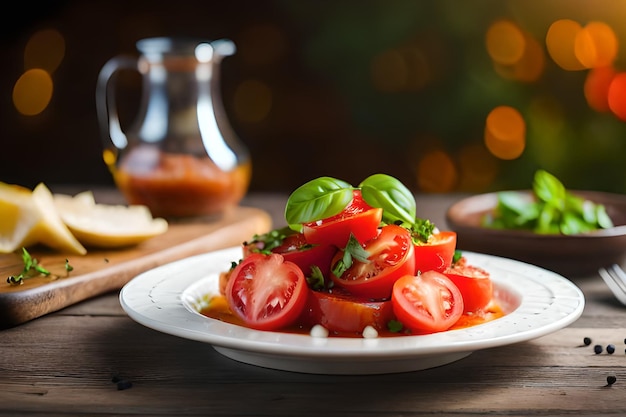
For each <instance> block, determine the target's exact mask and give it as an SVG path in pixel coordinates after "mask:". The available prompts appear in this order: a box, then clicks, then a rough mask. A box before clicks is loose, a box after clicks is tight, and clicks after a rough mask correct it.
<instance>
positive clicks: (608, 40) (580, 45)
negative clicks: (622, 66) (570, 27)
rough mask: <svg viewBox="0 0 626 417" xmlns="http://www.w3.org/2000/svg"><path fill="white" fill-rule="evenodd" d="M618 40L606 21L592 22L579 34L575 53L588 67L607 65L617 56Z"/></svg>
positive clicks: (575, 44) (575, 43)
mask: <svg viewBox="0 0 626 417" xmlns="http://www.w3.org/2000/svg"><path fill="white" fill-rule="evenodd" d="M617 50H618V41H617V36H616V35H615V32H613V29H612V28H611V27H610V26H609V25H607V24H606V23H604V22H590V23H588V24H587V25H585V27H584V28H582V29H581V30H580V31H579V32H578V33H577V34H576V38H575V40H574V53H575V54H576V58H577V59H578V61H579V62H580V63H581V64H582V65H583V66H585V67H586V68H595V67H606V66H608V65H611V64H613V61H614V60H615V58H616V57H617Z"/></svg>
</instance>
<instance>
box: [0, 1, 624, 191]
mask: <svg viewBox="0 0 626 417" xmlns="http://www.w3.org/2000/svg"><path fill="white" fill-rule="evenodd" d="M13 8H14V9H17V10H16V11H15V12H14V13H3V14H2V17H0V19H2V25H1V28H2V33H3V34H2V40H1V44H0V53H1V56H2V61H3V62H2V64H1V65H0V106H1V109H0V128H1V132H2V134H1V135H0V144H1V146H0V181H3V182H8V183H16V184H20V185H24V186H28V187H33V186H34V185H36V184H37V183H38V182H41V181H43V182H45V183H46V184H47V185H50V186H54V185H55V184H78V185H80V184H85V185H112V184H113V181H112V178H111V175H110V173H109V172H108V170H107V168H106V165H105V164H104V162H103V160H102V150H103V145H102V143H103V142H102V139H101V137H100V131H99V127H98V123H97V117H96V107H95V88H96V81H97V77H98V73H99V71H100V69H101V68H102V66H103V65H104V64H105V63H106V62H107V60H108V59H109V58H111V57H113V56H116V55H120V54H132V55H137V54H138V53H137V50H136V47H135V44H136V42H137V41H138V40H139V39H142V38H146V37H153V36H192V37H199V38H204V39H207V40H212V39H220V38H228V39H231V40H233V41H234V42H235V44H236V46H237V52H236V54H235V55H233V56H231V57H228V58H226V59H225V60H224V62H223V64H222V90H223V102H224V106H225V110H226V112H227V114H228V116H229V119H230V122H231V124H232V126H233V128H234V130H235V131H236V133H237V135H238V136H239V138H240V140H241V141H242V142H243V143H244V144H245V145H246V146H247V147H248V149H249V151H250V153H251V157H252V164H253V177H252V183H251V186H250V190H251V191H286V192H289V191H292V190H293V189H294V188H296V187H297V186H299V185H301V184H302V183H304V182H305V181H308V180H310V179H313V178H315V177H318V176H323V175H329V176H334V177H336V178H340V179H343V180H346V181H348V182H350V183H352V184H354V185H356V184H358V183H359V182H360V181H361V180H362V179H364V178H365V177H366V176H368V175H370V174H373V173H377V172H383V173H387V174H390V175H393V176H396V177H397V178H399V179H400V180H402V181H403V182H404V183H405V184H406V185H407V186H409V187H410V188H412V189H414V190H415V191H418V192H426V193H431V192H432V193H434V192H437V193H439V192H457V191H462V192H485V191H490V190H501V189H514V188H529V186H530V185H531V181H532V176H533V174H534V171H535V170H536V169H538V168H543V169H546V170H548V171H549V172H551V173H553V174H554V175H556V176H557V177H558V178H560V179H561V180H562V181H563V182H564V183H565V185H566V187H568V188H571V189H596V190H604V191H611V192H618V193H626V168H625V166H626V164H624V159H625V158H626V62H624V48H626V25H624V22H625V21H626V0H594V1H593V2H592V1H586V0H472V1H457V0H432V1H426V0H424V1H416V0H385V1H382V0H375V1H367V2H361V1H324V0H321V1H289V0H273V1H258V2H254V1H210V0H204V1H189V0H178V1H161V0H151V1H143V0H134V1H125V2H122V1H116V0H108V1H99V0H96V1H89V2H85V1H78V0H64V1H45V2H43V1H42V2H17V3H14V4H13ZM120 82H121V83H122V84H123V87H122V88H125V89H127V90H128V91H136V92H137V93H136V95H132V94H131V95H130V96H129V98H128V99H127V100H126V101H125V102H124V105H123V107H122V109H121V110H120V112H121V114H120V116H121V119H122V122H128V121H132V120H133V115H134V113H133V112H134V111H136V109H137V106H138V102H139V97H140V89H141V84H140V81H139V78H138V77H132V76H125V77H120Z"/></svg>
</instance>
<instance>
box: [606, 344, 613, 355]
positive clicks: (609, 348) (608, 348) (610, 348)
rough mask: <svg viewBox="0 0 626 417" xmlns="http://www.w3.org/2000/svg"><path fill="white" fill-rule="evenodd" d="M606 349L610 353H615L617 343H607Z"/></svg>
mask: <svg viewBox="0 0 626 417" xmlns="http://www.w3.org/2000/svg"><path fill="white" fill-rule="evenodd" d="M606 351H607V353H609V354H613V353H614V352H615V345H613V344H610V345H607V346H606Z"/></svg>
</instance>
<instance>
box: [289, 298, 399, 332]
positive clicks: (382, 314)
mask: <svg viewBox="0 0 626 417" xmlns="http://www.w3.org/2000/svg"><path fill="white" fill-rule="evenodd" d="M393 319H394V315H393V307H392V305H391V301H390V300H386V301H370V300H365V299H363V298H357V297H354V296H353V295H351V294H350V293H348V292H347V291H345V290H343V289H342V288H338V287H335V288H333V289H332V290H323V291H314V290H309V298H308V301H307V305H306V307H305V308H304V311H303V312H302V317H301V318H300V320H299V321H300V322H301V323H302V324H303V325H304V326H314V325H316V324H320V325H322V326H324V327H325V328H326V329H328V330H329V331H331V332H337V333H361V332H363V329H365V327H366V326H372V327H374V328H375V329H376V330H379V331H382V330H385V329H386V328H387V323H388V322H389V321H390V320H393Z"/></svg>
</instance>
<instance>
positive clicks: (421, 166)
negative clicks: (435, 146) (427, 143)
mask: <svg viewBox="0 0 626 417" xmlns="http://www.w3.org/2000/svg"><path fill="white" fill-rule="evenodd" d="M457 180H458V173H457V170H456V167H455V166H454V161H453V160H452V158H451V157H450V155H448V154H447V153H446V152H444V151H442V150H432V151H430V152H427V153H426V154H425V155H424V156H423V157H422V159H420V161H419V163H418V166H417V185H418V187H419V189H420V190H421V191H423V192H429V193H445V192H450V191H452V190H454V188H455V186H456V183H457Z"/></svg>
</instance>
